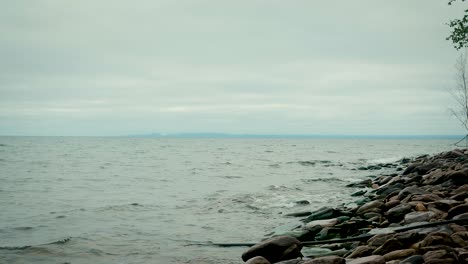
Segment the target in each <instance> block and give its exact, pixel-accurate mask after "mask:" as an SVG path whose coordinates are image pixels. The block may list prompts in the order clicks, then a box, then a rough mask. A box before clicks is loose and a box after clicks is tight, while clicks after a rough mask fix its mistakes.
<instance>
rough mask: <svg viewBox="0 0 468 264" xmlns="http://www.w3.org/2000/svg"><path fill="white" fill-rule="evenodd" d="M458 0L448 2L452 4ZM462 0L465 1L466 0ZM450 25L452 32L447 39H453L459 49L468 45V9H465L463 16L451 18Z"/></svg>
mask: <svg viewBox="0 0 468 264" xmlns="http://www.w3.org/2000/svg"><path fill="white" fill-rule="evenodd" d="M456 1H457V0H449V2H448V4H449V5H452V3H453V2H456ZM460 1H461V2H465V0H460ZM448 25H449V26H450V27H451V28H452V32H451V34H450V35H449V36H448V37H447V40H452V42H453V45H454V47H455V48H456V49H457V50H459V49H461V48H463V47H468V9H465V15H464V16H463V18H461V19H453V20H450V22H449V23H448Z"/></svg>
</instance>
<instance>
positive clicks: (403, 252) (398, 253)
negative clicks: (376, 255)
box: [384, 248, 416, 261]
mask: <svg viewBox="0 0 468 264" xmlns="http://www.w3.org/2000/svg"><path fill="white" fill-rule="evenodd" d="M414 253H416V250H414V249H411V248H410V249H400V250H395V251H392V252H389V253H387V254H385V255H384V258H385V261H390V260H395V259H402V258H406V257H409V256H411V255H414Z"/></svg>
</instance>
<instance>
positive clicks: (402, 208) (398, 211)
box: [386, 204, 412, 223]
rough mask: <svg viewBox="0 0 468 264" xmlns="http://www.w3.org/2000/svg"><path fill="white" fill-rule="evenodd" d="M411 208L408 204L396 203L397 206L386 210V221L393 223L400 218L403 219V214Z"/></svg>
mask: <svg viewBox="0 0 468 264" xmlns="http://www.w3.org/2000/svg"><path fill="white" fill-rule="evenodd" d="M411 209H412V207H411V205H409V204H400V205H397V206H395V207H393V208H392V209H390V210H388V211H387V213H386V215H387V219H388V221H390V222H393V223H395V222H399V221H400V220H402V219H403V217H404V216H405V214H407V213H409V212H410V211H411Z"/></svg>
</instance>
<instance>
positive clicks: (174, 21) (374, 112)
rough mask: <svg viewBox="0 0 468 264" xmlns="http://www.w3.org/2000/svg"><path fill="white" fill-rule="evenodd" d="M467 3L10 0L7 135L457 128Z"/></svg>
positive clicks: (2, 102) (1, 28)
mask: <svg viewBox="0 0 468 264" xmlns="http://www.w3.org/2000/svg"><path fill="white" fill-rule="evenodd" d="M462 5H463V4H458V5H454V6H448V5H447V4H446V3H444V2H443V1H438V0H430V1H428V0H424V1H423V0H417V1H416V0H415V1H405V0H398V1H383V0H381V1H375V0H362V1H336V0H335V1H321V2H319V1H293V2H285V1H215V0H200V1H194V0H181V1H165V0H157V1H138V2H130V1H123V0H122V1H116V0H113V1H106V0H103V1H88V0H84V1H53V0H38V1H33V2H31V1H22V0H18V1H10V2H9V3H3V4H2V8H1V9H0V33H1V34H0V57H1V58H2V60H0V124H1V125H0V135H125V134H138V133H151V132H166V133H171V132H225V133H252V134H377V135H401V134H406V135H408V134H458V133H463V130H461V128H460V127H459V125H458V124H457V121H456V120H455V119H453V118H452V117H451V116H450V114H449V112H448V111H447V108H448V107H449V106H450V105H451V104H453V103H452V101H451V99H450V96H449V95H448V93H447V92H446V89H447V88H449V87H450V86H452V85H454V83H453V75H454V68H453V64H454V62H455V60H456V57H457V55H458V54H457V52H456V51H455V50H454V49H453V48H452V46H451V44H450V43H449V42H448V41H446V40H445V37H446V36H447V35H448V32H449V28H448V26H447V25H445V23H446V22H448V20H450V19H451V18H454V17H458V16H460V14H461V13H462V12H463V8H464V7H463V6H462Z"/></svg>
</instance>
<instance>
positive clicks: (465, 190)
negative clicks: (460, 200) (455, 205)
mask: <svg viewBox="0 0 468 264" xmlns="http://www.w3.org/2000/svg"><path fill="white" fill-rule="evenodd" d="M459 193H468V184H464V185H462V186H460V187H458V188H457V189H455V190H453V191H452V193H451V194H452V195H456V194H459Z"/></svg>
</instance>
